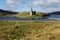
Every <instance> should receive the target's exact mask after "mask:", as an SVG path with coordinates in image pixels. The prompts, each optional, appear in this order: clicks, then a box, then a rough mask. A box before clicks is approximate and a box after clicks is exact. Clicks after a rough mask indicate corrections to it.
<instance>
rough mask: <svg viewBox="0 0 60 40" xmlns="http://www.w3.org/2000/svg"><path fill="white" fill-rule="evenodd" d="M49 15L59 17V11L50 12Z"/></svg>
mask: <svg viewBox="0 0 60 40" xmlns="http://www.w3.org/2000/svg"><path fill="white" fill-rule="evenodd" d="M49 14H50V15H60V11H56V12H51V13H49Z"/></svg>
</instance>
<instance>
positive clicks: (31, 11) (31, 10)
mask: <svg viewBox="0 0 60 40" xmlns="http://www.w3.org/2000/svg"><path fill="white" fill-rule="evenodd" d="M32 15H33V9H32V7H31V8H30V16H32Z"/></svg>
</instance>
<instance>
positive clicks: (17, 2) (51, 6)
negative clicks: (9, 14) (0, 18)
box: [0, 0, 60, 12]
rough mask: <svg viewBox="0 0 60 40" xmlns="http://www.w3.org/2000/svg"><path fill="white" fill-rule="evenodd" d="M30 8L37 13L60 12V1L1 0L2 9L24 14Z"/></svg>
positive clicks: (0, 6) (0, 7)
mask: <svg viewBox="0 0 60 40" xmlns="http://www.w3.org/2000/svg"><path fill="white" fill-rule="evenodd" d="M30 7H32V8H33V10H34V11H37V12H54V11H60V0H0V9H3V10H9V11H16V12H24V11H30Z"/></svg>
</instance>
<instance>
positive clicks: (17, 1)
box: [7, 0, 23, 4]
mask: <svg viewBox="0 0 60 40" xmlns="http://www.w3.org/2000/svg"><path fill="white" fill-rule="evenodd" d="M21 3H23V0H7V4H21Z"/></svg>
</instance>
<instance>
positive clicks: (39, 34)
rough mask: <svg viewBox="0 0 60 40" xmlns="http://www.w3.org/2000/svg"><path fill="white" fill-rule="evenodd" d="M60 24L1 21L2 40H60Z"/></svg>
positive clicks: (0, 34) (0, 32)
mask: <svg viewBox="0 0 60 40" xmlns="http://www.w3.org/2000/svg"><path fill="white" fill-rule="evenodd" d="M59 31H60V22H40V21H0V40H2V39H4V40H60V32H59Z"/></svg>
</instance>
